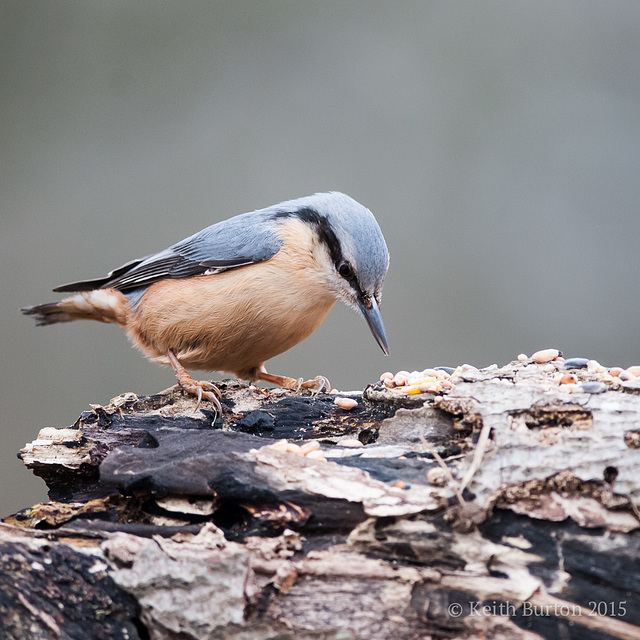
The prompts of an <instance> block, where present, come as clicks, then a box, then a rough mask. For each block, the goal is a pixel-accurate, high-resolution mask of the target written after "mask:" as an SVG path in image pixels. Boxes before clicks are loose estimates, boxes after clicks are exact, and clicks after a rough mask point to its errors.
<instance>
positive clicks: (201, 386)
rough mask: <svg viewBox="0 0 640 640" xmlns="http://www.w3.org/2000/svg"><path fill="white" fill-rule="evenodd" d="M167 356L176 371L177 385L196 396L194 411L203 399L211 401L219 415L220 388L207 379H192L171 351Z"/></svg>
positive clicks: (220, 412)
mask: <svg viewBox="0 0 640 640" xmlns="http://www.w3.org/2000/svg"><path fill="white" fill-rule="evenodd" d="M168 356H169V361H170V362H171V366H172V367H173V370H174V371H175V373H176V379H177V380H178V386H179V387H180V388H181V389H182V390H183V391H184V392H186V393H188V394H189V395H192V396H195V397H196V398H198V402H197V403H196V408H195V410H194V413H196V411H198V409H199V408H200V403H201V402H202V401H203V400H208V401H209V402H212V403H213V406H214V407H215V410H216V411H217V412H218V413H219V414H220V415H222V405H221V404H220V400H221V399H222V394H221V393H220V389H218V387H216V385H215V384H213V383H212V382H209V381H208V380H194V379H193V378H192V377H191V374H190V373H189V372H188V371H187V370H186V369H185V368H184V367H183V366H182V365H181V364H180V362H179V361H178V359H177V358H176V356H175V355H174V353H173V352H172V351H169V352H168Z"/></svg>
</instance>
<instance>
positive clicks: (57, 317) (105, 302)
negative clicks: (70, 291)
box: [21, 289, 129, 327]
mask: <svg viewBox="0 0 640 640" xmlns="http://www.w3.org/2000/svg"><path fill="white" fill-rule="evenodd" d="M21 311H22V313H24V315H26V316H33V317H34V318H35V321H36V325H37V326H45V325H48V324H57V323H58V322H72V321H73V320H98V321H99V322H109V323H112V324H119V325H120V326H122V327H125V326H126V324H127V315H128V312H129V306H128V304H127V299H126V298H125V296H124V295H123V294H122V293H120V291H116V290H115V289H96V290H95V291H84V292H82V293H76V294H75V295H73V296H69V297H68V298H64V299H63V300H60V302H48V303H46V304H37V305H35V306H33V307H25V308H24V309H21Z"/></svg>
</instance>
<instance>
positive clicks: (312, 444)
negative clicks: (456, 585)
mask: <svg viewBox="0 0 640 640" xmlns="http://www.w3.org/2000/svg"><path fill="white" fill-rule="evenodd" d="M319 448H320V443H319V442H318V441H317V440H309V442H305V443H304V444H303V445H302V446H301V447H300V451H301V452H302V455H303V456H306V455H307V454H309V453H311V452H312V451H317V450H318V449H319Z"/></svg>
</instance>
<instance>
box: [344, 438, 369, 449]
mask: <svg viewBox="0 0 640 640" xmlns="http://www.w3.org/2000/svg"><path fill="white" fill-rule="evenodd" d="M338 444H339V445H340V446H341V447H353V448H354V449H355V448H357V447H364V445H363V444H362V442H360V440H357V439H356V438H345V439H344V440H340V441H339V442H338Z"/></svg>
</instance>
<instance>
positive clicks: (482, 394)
mask: <svg viewBox="0 0 640 640" xmlns="http://www.w3.org/2000/svg"><path fill="white" fill-rule="evenodd" d="M554 366H555V369H558V370H561V369H562V364H561V363H557V364H556V365H554ZM548 368H549V367H547V369H548ZM554 373H555V372H545V370H544V367H543V366H541V365H536V364H533V363H519V362H513V363H510V364H509V365H507V366H505V367H502V368H496V367H493V368H489V369H487V370H481V371H478V370H477V369H473V368H466V369H462V370H458V371H457V372H456V374H455V379H454V381H455V383H456V384H455V388H453V389H452V390H449V391H445V392H442V393H433V394H432V393H429V394H418V395H407V394H406V393H404V392H403V390H402V389H387V388H385V387H383V386H381V385H379V384H377V385H371V386H369V387H367V389H365V390H364V392H363V393H353V394H346V395H349V396H350V397H352V398H354V399H355V400H357V406H356V407H355V408H354V409H352V410H350V411H348V410H345V409H342V408H340V407H339V406H338V405H336V404H335V402H334V399H335V396H334V395H332V394H319V395H311V394H308V393H294V392H290V391H283V390H280V389H278V390H271V391H263V390H260V389H257V388H255V387H246V386H241V385H239V384H238V383H223V384H222V385H221V389H222V392H223V407H224V409H225V411H224V413H223V415H222V416H217V415H216V414H215V413H214V412H213V411H211V410H210V409H209V407H207V406H203V407H201V408H200V409H198V410H197V411H194V410H195V403H194V401H193V400H192V399H190V398H186V397H184V396H183V395H182V393H181V392H180V391H179V390H175V389H174V390H172V391H171V392H169V393H166V394H161V395H157V396H150V397H138V396H136V395H135V394H132V393H127V394H124V395H122V396H119V397H118V398H115V399H114V400H113V401H112V402H111V403H110V404H109V405H108V406H106V407H102V406H93V407H92V408H91V410H89V411H85V412H83V413H82V414H81V416H80V417H79V419H78V421H77V422H76V423H75V424H74V425H73V426H71V427H67V428H64V429H54V428H47V429H42V430H41V431H40V434H39V436H38V439H37V440H35V441H33V442H31V443H29V444H28V445H26V446H25V448H24V449H23V450H22V451H21V454H20V455H21V457H22V460H23V461H24V463H25V465H26V466H27V467H29V468H30V469H32V470H33V472H34V473H36V474H37V475H39V476H40V477H42V478H43V479H44V480H45V482H46V483H47V485H48V487H49V493H50V497H51V498H52V502H49V503H47V504H42V505H35V506H34V507H32V508H28V509H24V510H23V511H21V512H19V513H18V514H14V515H13V516H10V517H7V518H5V519H4V524H2V525H0V547H1V553H0V563H1V570H0V625H1V626H2V630H3V635H2V637H3V638H8V639H14V638H16V639H17V638H20V639H25V638H38V639H40V638H46V639H48V638H52V639H53V638H104V637H108V638H118V639H119V638H129V639H133V638H141V639H142V638H153V639H165V638H166V639H172V640H173V639H176V640H191V639H198V640H201V639H211V640H217V639H223V638H241V639H244V640H267V639H273V640H275V639H276V638H278V639H280V640H284V639H307V638H308V639H311V638H314V639H319V638H324V639H327V640H329V639H330V640H348V639H350V640H355V639H358V640H365V639H371V640H380V639H383V638H394V640H396V639H397V640H405V639H406V640H409V639H417V638H477V637H491V638H508V639H532V638H576V639H577V638H589V639H603V640H604V639H608V638H634V639H640V520H639V509H638V507H639V505H640V473H639V472H638V469H640V385H638V384H636V383H634V382H622V381H621V380H619V379H616V378H611V376H604V377H603V376H602V374H598V373H589V372H588V371H586V370H576V371H574V372H573V373H574V375H575V376H576V378H577V379H578V384H577V385H561V384H558V382H557V380H556V377H557V376H555V377H554ZM285 440H286V442H285ZM292 443H297V445H298V446H292ZM300 445H301V446H300ZM305 454H306V455H305Z"/></svg>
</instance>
